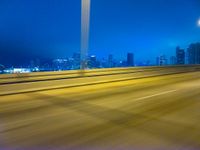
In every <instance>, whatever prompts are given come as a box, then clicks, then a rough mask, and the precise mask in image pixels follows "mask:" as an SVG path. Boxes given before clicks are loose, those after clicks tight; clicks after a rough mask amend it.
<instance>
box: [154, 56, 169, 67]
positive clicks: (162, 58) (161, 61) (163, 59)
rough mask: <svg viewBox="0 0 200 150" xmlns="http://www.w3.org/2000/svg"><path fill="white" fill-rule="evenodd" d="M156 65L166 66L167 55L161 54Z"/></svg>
mask: <svg viewBox="0 0 200 150" xmlns="http://www.w3.org/2000/svg"><path fill="white" fill-rule="evenodd" d="M156 65H157V66H165V65H167V58H166V56H165V55H161V56H159V57H157V58H156Z"/></svg>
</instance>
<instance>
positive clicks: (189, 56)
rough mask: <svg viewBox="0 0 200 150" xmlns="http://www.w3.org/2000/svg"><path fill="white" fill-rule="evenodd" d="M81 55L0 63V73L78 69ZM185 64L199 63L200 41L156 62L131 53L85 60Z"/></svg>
mask: <svg viewBox="0 0 200 150" xmlns="http://www.w3.org/2000/svg"><path fill="white" fill-rule="evenodd" d="M80 62H81V56H80V53H74V54H73V55H72V56H71V57H69V58H64V59H63V58H59V59H53V60H40V59H36V60H31V61H30V63H29V65H27V66H26V67H18V68H15V67H11V68H6V67H5V66H4V65H1V64H0V73H28V72H39V71H63V70H78V69H80ZM185 64H200V43H193V44H190V45H189V47H188V48H187V50H185V49H182V48H180V47H177V48H176V49H175V56H171V57H169V59H168V58H167V57H166V55H160V56H158V57H157V58H156V63H154V64H152V63H150V61H146V62H140V63H137V64H136V63H135V57H134V54H133V53H127V55H126V58H125V59H124V60H117V59H115V58H114V56H113V55H112V54H110V55H108V56H107V58H103V59H98V58H97V57H96V55H90V56H89V57H88V60H87V68H88V69H95V68H114V67H133V66H152V65H157V66H165V65H185Z"/></svg>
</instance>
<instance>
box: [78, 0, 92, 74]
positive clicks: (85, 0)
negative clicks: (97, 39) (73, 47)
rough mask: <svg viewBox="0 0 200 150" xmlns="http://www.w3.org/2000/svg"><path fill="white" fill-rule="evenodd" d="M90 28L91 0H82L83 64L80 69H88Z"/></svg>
mask: <svg viewBox="0 0 200 150" xmlns="http://www.w3.org/2000/svg"><path fill="white" fill-rule="evenodd" d="M89 28H90V0H81V64H80V68H81V69H82V70H85V69H86V68H87V57H88V43H89Z"/></svg>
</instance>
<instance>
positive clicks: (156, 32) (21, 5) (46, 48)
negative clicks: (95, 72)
mask: <svg viewBox="0 0 200 150" xmlns="http://www.w3.org/2000/svg"><path fill="white" fill-rule="evenodd" d="M91 3H92V4H91V22H90V23H91V24H90V44H89V47H90V48H89V50H90V54H96V55H97V56H98V57H99V58H102V57H107V55H108V54H113V55H114V57H115V58H117V59H121V58H124V59H125V56H126V53H127V52H133V53H134V54H135V58H136V61H145V60H151V61H155V57H156V56H158V55H161V54H166V55H167V56H170V55H174V53H175V48H176V46H178V45H179V46H181V47H182V48H187V46H188V45H189V44H190V43H192V42H198V41H200V27H198V26H197V21H198V19H200V0H91ZM80 18H81V0H9V1H8V0H1V1H0V64H6V65H19V64H23V63H25V62H28V61H29V60H30V59H33V58H45V59H47V58H65V57H68V56H71V55H72V53H73V52H78V51H79V49H80V32H81V31H80V29H81V21H80V20H81V19H80Z"/></svg>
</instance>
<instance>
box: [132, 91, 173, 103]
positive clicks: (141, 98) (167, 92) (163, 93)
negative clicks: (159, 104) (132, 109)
mask: <svg viewBox="0 0 200 150" xmlns="http://www.w3.org/2000/svg"><path fill="white" fill-rule="evenodd" d="M176 91H177V90H171V91H165V92H161V93H157V94H153V95H149V96H144V97H140V98H137V99H135V100H136V101H139V100H144V99H148V98H152V97H156V96H160V95H165V94H169V93H173V92H176Z"/></svg>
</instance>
